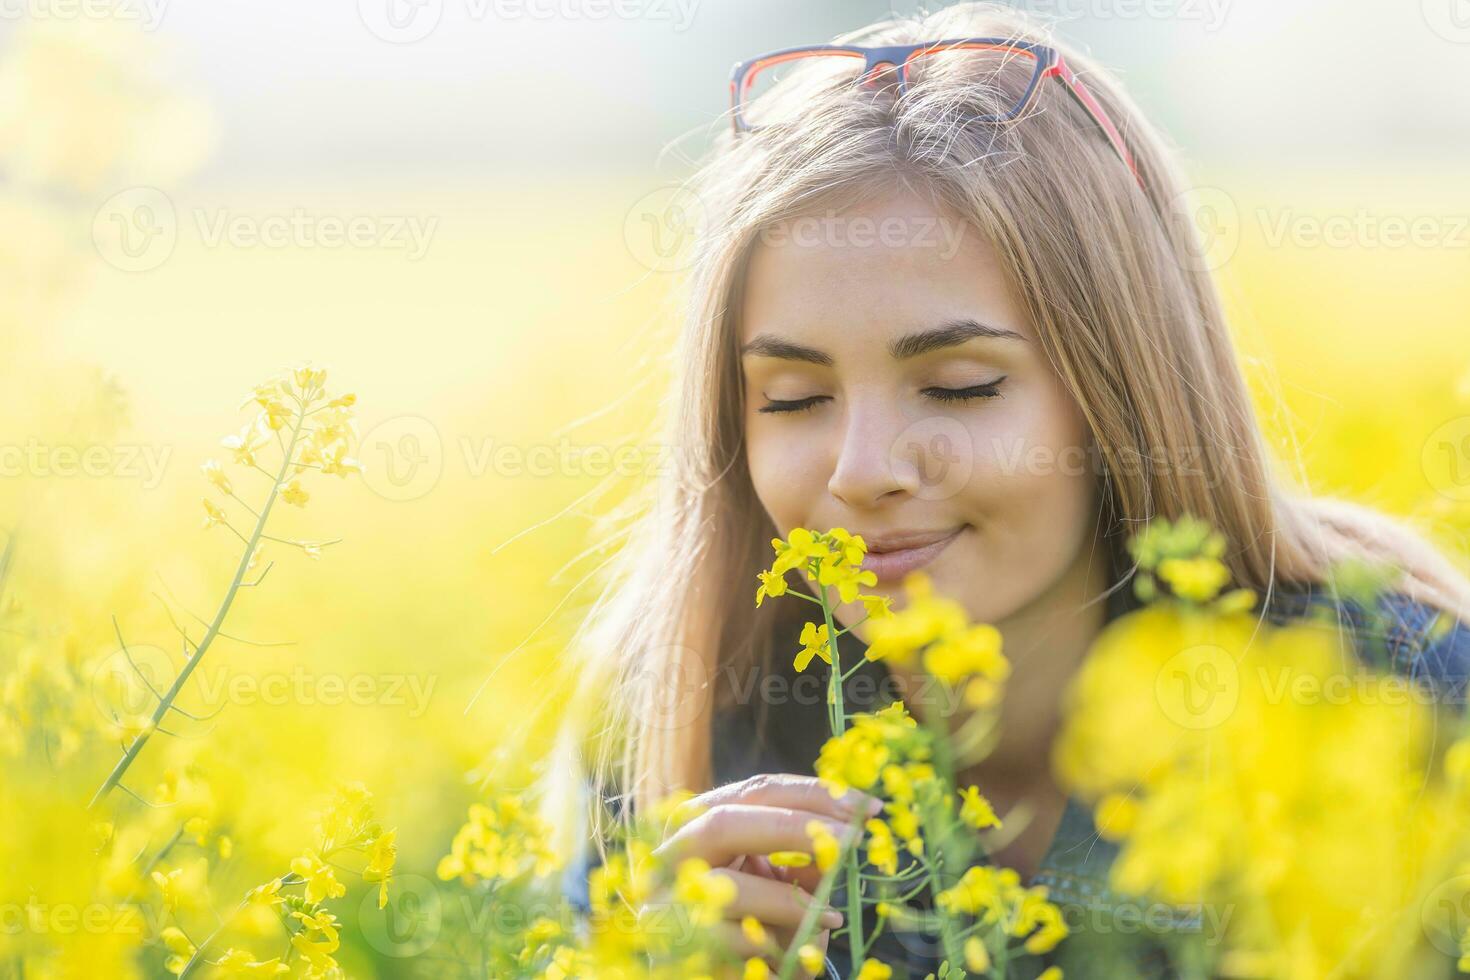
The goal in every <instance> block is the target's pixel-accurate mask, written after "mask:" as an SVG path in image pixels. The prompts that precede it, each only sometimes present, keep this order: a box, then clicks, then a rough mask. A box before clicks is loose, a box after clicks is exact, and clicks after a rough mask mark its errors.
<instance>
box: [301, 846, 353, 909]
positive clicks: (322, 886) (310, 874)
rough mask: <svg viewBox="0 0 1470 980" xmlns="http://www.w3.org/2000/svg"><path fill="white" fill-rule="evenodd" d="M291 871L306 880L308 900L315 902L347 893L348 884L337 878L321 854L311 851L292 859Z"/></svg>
mask: <svg viewBox="0 0 1470 980" xmlns="http://www.w3.org/2000/svg"><path fill="white" fill-rule="evenodd" d="M291 871H292V872H293V873H294V874H297V875H299V876H300V877H301V878H303V879H304V880H305V881H306V900H307V901H308V902H311V903H313V904H315V903H317V902H322V901H325V900H327V899H329V898H340V897H341V896H343V895H346V894H347V886H346V885H344V884H342V883H341V882H340V881H338V880H337V876H336V874H335V873H333V871H332V868H331V866H330V865H328V864H327V863H326V862H325V861H323V860H322V858H321V855H320V854H317V853H316V852H315V851H309V852H307V853H306V854H304V855H302V856H301V857H298V858H294V859H292V861H291Z"/></svg>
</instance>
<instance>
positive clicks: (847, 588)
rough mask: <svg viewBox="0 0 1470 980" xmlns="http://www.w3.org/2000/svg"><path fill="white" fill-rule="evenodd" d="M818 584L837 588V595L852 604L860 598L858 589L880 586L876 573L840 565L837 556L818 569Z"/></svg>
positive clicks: (826, 560) (827, 560)
mask: <svg viewBox="0 0 1470 980" xmlns="http://www.w3.org/2000/svg"><path fill="white" fill-rule="evenodd" d="M817 583H818V584H819V585H833V586H836V587H837V594H838V596H839V597H841V599H842V601H843V602H852V601H853V600H855V599H856V598H857V597H858V589H859V588H861V587H862V586H868V587H869V588H871V587H872V586H875V585H877V584H878V575H877V573H876V572H870V571H863V570H862V569H861V568H859V567H858V566H856V565H843V564H839V563H838V561H837V558H836V557H835V556H832V557H828V558H827V559H825V560H824V561H823V562H822V563H821V565H820V566H819V567H818V569H817Z"/></svg>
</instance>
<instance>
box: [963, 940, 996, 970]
mask: <svg viewBox="0 0 1470 980" xmlns="http://www.w3.org/2000/svg"><path fill="white" fill-rule="evenodd" d="M965 969H967V970H969V971H970V972H971V973H984V972H985V971H987V970H989V969H990V950H988V949H986V948H985V944H984V943H983V942H981V941H980V937H979V936H971V937H970V938H969V939H966V940H965Z"/></svg>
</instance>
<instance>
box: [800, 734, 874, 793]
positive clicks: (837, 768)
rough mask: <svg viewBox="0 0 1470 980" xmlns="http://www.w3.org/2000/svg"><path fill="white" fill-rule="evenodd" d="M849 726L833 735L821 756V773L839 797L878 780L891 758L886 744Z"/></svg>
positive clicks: (828, 786) (824, 780)
mask: <svg viewBox="0 0 1470 980" xmlns="http://www.w3.org/2000/svg"><path fill="white" fill-rule="evenodd" d="M854 731H856V729H848V731H846V732H844V733H843V734H842V735H840V736H837V737H834V738H829V739H828V740H827V742H826V743H825V744H824V745H823V746H822V749H821V752H820V754H819V755H818V756H817V766H816V768H817V776H818V778H820V779H821V780H822V782H823V783H824V784H825V785H826V787H827V792H829V793H831V794H832V798H833V799H834V800H835V799H837V798H838V797H840V796H842V794H844V793H846V792H847V791H848V790H849V789H853V788H854V787H855V788H857V789H862V790H866V789H870V788H872V786H873V784H874V783H876V782H877V781H878V776H879V774H880V773H881V772H882V771H883V765H884V763H886V762H887V761H888V755H889V753H888V749H887V748H886V747H884V746H883V745H882V744H875V743H874V742H873V741H872V740H870V739H867V738H863V737H861V735H854V734H853V732H854Z"/></svg>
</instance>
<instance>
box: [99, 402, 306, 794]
mask: <svg viewBox="0 0 1470 980" xmlns="http://www.w3.org/2000/svg"><path fill="white" fill-rule="evenodd" d="M303 407H304V406H303ZM304 420H305V416H304V415H303V414H302V409H298V410H297V413H296V425H295V426H294V427H293V428H292V429H291V443H290V445H289V446H285V447H283V449H282V458H281V469H280V471H279V472H278V473H277V474H276V476H275V482H274V483H273V484H272V485H271V489H270V494H269V495H268V496H267V497H266V499H265V505H264V506H263V507H261V509H260V516H259V517H258V518H256V521H255V531H254V533H253V534H251V536H250V540H249V541H248V542H246V545H245V553H244V554H243V555H241V557H240V564H239V565H238V566H237V567H236V568H235V577H234V579H233V580H232V581H231V582H230V588H229V590H228V591H226V592H225V597H224V599H222V600H221V601H220V604H219V609H218V610H217V611H216V612H215V614H214V619H213V620H212V621H211V622H210V624H209V629H208V630H207V631H206V632H205V634H204V638H203V639H201V640H200V641H199V644H198V646H196V647H195V648H194V654H193V656H191V657H190V658H189V659H188V660H187V661H185V662H184V666H183V667H182V668H181V669H180V670H179V675H178V676H177V677H175V678H174V682H173V684H172V685H170V686H169V689H168V691H167V692H165V693H164V695H163V697H162V698H160V699H159V701H158V707H157V708H155V709H154V711H153V717H152V725H151V727H150V728H149V730H148V731H145V732H141V733H140V734H138V735H137V736H136V737H135V738H134V739H133V741H132V744H130V745H129V746H128V748H127V751H126V752H124V753H123V757H122V758H121V759H119V760H117V765H115V766H113V768H112V772H111V773H110V774H109V775H108V777H107V779H106V780H104V781H103V783H102V785H101V786H100V787H99V788H98V790H97V792H96V793H95V794H94V795H93V796H92V801H91V802H90V803H88V804H87V809H89V810H90V809H92V808H93V807H95V806H96V805H97V804H98V803H100V802H102V799H103V797H105V796H106V795H107V794H108V792H110V791H111V790H112V788H113V787H114V786H116V785H117V784H118V783H119V782H120V781H121V780H122V778H123V775H124V774H125V773H126V772H127V771H128V767H129V766H131V765H132V764H133V760H134V759H136V758H137V757H138V753H139V752H142V751H143V746H144V745H146V744H147V743H148V739H149V737H150V736H151V735H152V734H153V731H154V730H155V729H157V728H158V726H159V724H160V723H161V722H162V721H163V718H164V716H165V715H167V714H168V712H169V710H170V709H171V708H172V707H173V705H174V701H175V700H176V699H177V698H178V696H179V692H180V691H182V690H183V689H184V684H186V683H187V682H188V680H189V676H190V675H191V674H193V673H194V668H195V667H197V666H199V661H201V660H203V659H204V654H205V652H206V651H208V650H209V645H210V644H211V643H213V642H214V638H215V637H216V636H218V635H219V631H220V628H221V627H222V626H224V622H225V616H227V615H228V614H229V612H230V607H231V606H233V605H234V602H235V595H236V593H237V592H239V591H240V583H241V582H243V581H244V580H245V572H246V571H247V570H248V569H249V567H250V559H251V558H252V557H253V556H254V555H255V548H256V545H258V544H259V543H260V536H261V534H263V533H264V531H265V522H266V520H267V519H268V518H269V517H270V513H271V507H272V505H274V504H275V502H276V496H277V494H279V493H280V490H281V485H282V484H284V483H285V482H286V474H287V472H288V471H289V470H290V468H291V456H292V454H293V453H294V452H295V451H296V440H297V438H298V436H299V435H300V432H301V425H302V422H303V421H304Z"/></svg>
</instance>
